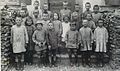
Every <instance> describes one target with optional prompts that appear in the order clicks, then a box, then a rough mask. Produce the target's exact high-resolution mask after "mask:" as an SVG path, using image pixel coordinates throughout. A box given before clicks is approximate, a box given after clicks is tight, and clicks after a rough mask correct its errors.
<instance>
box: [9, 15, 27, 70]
mask: <svg viewBox="0 0 120 71" xmlns="http://www.w3.org/2000/svg"><path fill="white" fill-rule="evenodd" d="M21 23H22V18H21V17H16V25H13V26H12V28H11V43H12V45H13V53H14V54H15V62H16V70H24V52H26V48H25V46H26V44H27V43H28V34H27V30H26V27H25V26H24V25H22V24H21Z"/></svg>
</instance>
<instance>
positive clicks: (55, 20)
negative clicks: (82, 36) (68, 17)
mask: <svg viewBox="0 0 120 71" xmlns="http://www.w3.org/2000/svg"><path fill="white" fill-rule="evenodd" d="M53 24H54V28H55V31H57V32H58V33H59V36H60V37H61V35H62V29H63V28H62V23H61V21H59V14H58V13H54V14H53Z"/></svg>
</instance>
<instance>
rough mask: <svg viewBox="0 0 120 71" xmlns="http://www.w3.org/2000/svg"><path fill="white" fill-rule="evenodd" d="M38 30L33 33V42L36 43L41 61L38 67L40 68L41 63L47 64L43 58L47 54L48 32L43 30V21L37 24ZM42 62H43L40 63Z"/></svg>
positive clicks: (37, 53) (36, 49)
mask: <svg viewBox="0 0 120 71" xmlns="http://www.w3.org/2000/svg"><path fill="white" fill-rule="evenodd" d="M35 26H36V30H35V32H34V33H33V36H32V40H33V42H34V43H35V51H36V55H37V58H38V59H39V62H38V66H40V63H42V64H45V63H44V62H45V61H43V60H45V59H43V57H44V56H45V54H46V49H47V47H46V32H45V30H44V29H43V24H42V22H41V21H37V22H36V25H35ZM40 61H41V62H40Z"/></svg>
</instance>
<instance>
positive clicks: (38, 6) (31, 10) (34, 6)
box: [29, 0, 42, 19]
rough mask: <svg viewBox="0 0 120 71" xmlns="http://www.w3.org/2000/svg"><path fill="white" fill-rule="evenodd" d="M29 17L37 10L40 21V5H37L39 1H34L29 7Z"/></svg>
mask: <svg viewBox="0 0 120 71" xmlns="http://www.w3.org/2000/svg"><path fill="white" fill-rule="evenodd" d="M29 9H30V10H29V15H30V16H31V17H32V16H33V13H34V11H35V10H38V11H39V15H38V16H39V19H41V16H42V10H41V8H40V4H39V1H37V0H35V1H34V3H33V5H31V6H29Z"/></svg>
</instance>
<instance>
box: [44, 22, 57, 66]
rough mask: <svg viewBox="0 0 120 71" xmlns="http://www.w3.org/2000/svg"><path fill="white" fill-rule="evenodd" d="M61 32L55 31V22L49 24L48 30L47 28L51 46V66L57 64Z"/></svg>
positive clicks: (49, 45) (48, 40) (48, 43)
mask: <svg viewBox="0 0 120 71" xmlns="http://www.w3.org/2000/svg"><path fill="white" fill-rule="evenodd" d="M58 35H59V32H57V31H55V28H54V24H53V23H51V22H50V23H49V24H48V30H47V34H46V36H47V45H48V48H49V62H50V67H51V66H56V53H57V49H58V44H59V36H58Z"/></svg>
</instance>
